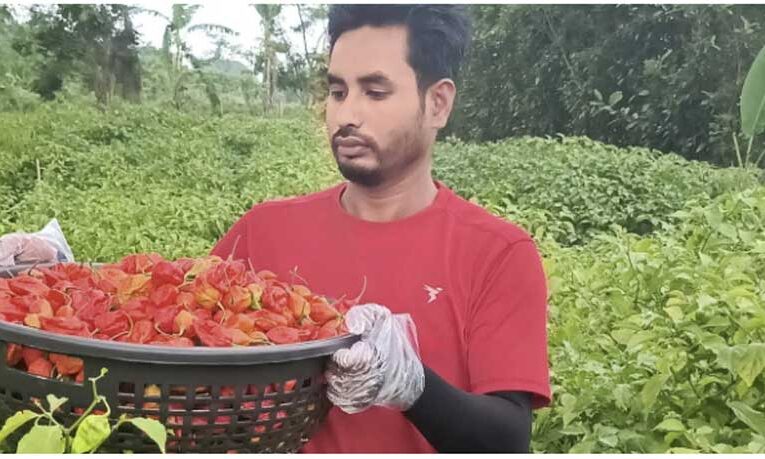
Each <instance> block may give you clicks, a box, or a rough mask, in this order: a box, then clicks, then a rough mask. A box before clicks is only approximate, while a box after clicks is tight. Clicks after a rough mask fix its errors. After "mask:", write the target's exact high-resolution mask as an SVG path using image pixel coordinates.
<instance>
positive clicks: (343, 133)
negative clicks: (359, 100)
mask: <svg viewBox="0 0 765 459" xmlns="http://www.w3.org/2000/svg"><path fill="white" fill-rule="evenodd" d="M343 137H354V138H357V139H359V140H361V141H362V142H363V143H364V145H365V146H367V147H369V148H372V149H373V150H376V148H377V143H376V142H375V141H374V139H371V138H369V137H368V136H366V135H364V134H362V133H360V132H359V131H358V130H356V128H353V127H351V126H343V127H341V128H340V129H338V130H337V132H335V134H334V135H333V136H332V147H333V148H335V149H337V140H338V139H340V138H343Z"/></svg>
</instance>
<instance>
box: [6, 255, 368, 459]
mask: <svg viewBox="0 0 765 459" xmlns="http://www.w3.org/2000/svg"><path fill="white" fill-rule="evenodd" d="M9 272H10V271H5V275H6V276H7V275H8V273H9ZM15 272H20V270H18V269H17V270H15ZM0 275H2V274H0ZM356 340H358V337H357V336H354V335H346V336H342V337H337V338H330V339H325V340H320V341H311V342H305V343H298V344H285V345H278V346H257V347H238V348H204V347H196V348H174V347H165V346H152V345H138V344H128V343H119V342H111V341H102V340H94V339H86V338H78V337H71V336H64V335H57V334H52V333H48V332H44V331H40V330H37V329H34V328H29V327H25V326H21V325H15V324H10V323H5V322H0V357H1V358H0V423H2V422H4V421H5V419H7V418H8V417H9V416H10V415H12V414H13V413H15V412H16V411H19V410H22V409H31V408H32V409H33V408H34V404H33V400H35V399H38V400H45V397H46V395H47V394H54V395H57V396H59V397H67V398H68V399H69V401H68V403H67V404H66V405H64V406H63V407H62V409H61V414H60V416H62V417H63V418H65V419H64V420H65V422H67V423H69V422H70V421H71V420H72V419H73V418H76V417H77V416H78V414H77V413H78V412H81V411H79V410H80V409H84V408H86V407H87V406H89V405H90V403H91V401H92V399H93V396H92V387H91V385H90V383H89V381H88V380H87V378H89V377H95V376H98V375H99V374H100V371H101V368H107V369H108V370H109V371H108V374H107V375H106V376H105V377H104V378H103V379H101V380H99V382H98V390H99V393H100V394H101V395H103V396H105V397H106V399H107V401H108V403H109V406H110V407H111V415H112V416H113V417H115V418H117V417H119V416H120V415H122V414H127V415H128V416H132V417H138V416H142V417H152V418H155V419H158V420H159V421H160V422H162V423H163V424H165V426H166V427H167V428H168V429H169V430H170V432H171V434H170V435H169V436H168V443H167V451H168V452H178V453H187V452H197V453H220V452H232V451H236V452H244V453H266V452H275V453H289V452H296V451H298V450H299V449H300V447H301V446H302V445H303V444H304V443H305V442H307V441H308V440H309V439H310V437H311V435H312V434H313V433H314V432H315V430H316V428H317V427H318V426H319V424H320V423H321V422H322V420H323V419H324V418H325V417H326V415H327V412H328V411H329V408H330V403H329V401H328V400H327V397H326V383H325V382H324V380H323V373H324V369H325V365H326V363H327V360H328V358H329V356H330V355H331V354H333V353H334V352H335V351H337V350H339V349H341V348H344V347H350V346H351V345H352V344H353V343H354V342H355V341H356ZM10 343H15V344H19V345H22V346H25V347H31V348H37V349H40V350H43V351H48V352H55V353H58V354H65V355H68V356H72V357H78V358H81V359H82V360H83V361H84V365H85V370H84V371H85V378H86V379H85V382H84V383H83V384H77V383H75V382H71V381H63V380H58V379H50V378H43V377H39V376H35V375H31V374H29V373H27V372H24V371H21V370H18V369H16V368H12V367H9V366H8V365H7V363H6V359H5V356H6V350H7V346H8V344H10ZM102 450H104V451H111V452H121V451H125V450H127V451H132V452H136V453H138V452H157V447H156V445H155V444H154V443H152V442H151V440H149V439H148V437H145V436H144V435H143V434H142V433H140V432H139V431H138V430H136V429H133V428H132V427H130V426H128V425H126V426H125V427H124V428H121V429H120V431H118V432H116V433H115V434H114V435H112V436H111V437H110V439H109V440H108V441H107V442H106V443H105V444H104V446H103V448H102Z"/></svg>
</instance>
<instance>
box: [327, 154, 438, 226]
mask: <svg viewBox="0 0 765 459" xmlns="http://www.w3.org/2000/svg"><path fill="white" fill-rule="evenodd" d="M429 166H430V165H429V164H428V167H426V168H420V169H421V170H417V171H415V173H412V174H410V175H408V176H405V177H402V178H401V179H399V180H396V181H391V182H390V183H385V184H382V185H380V186H377V187H374V188H369V187H364V186H360V185H357V184H355V183H349V184H348V187H347V188H346V189H345V192H344V193H343V195H342V197H341V199H340V202H341V204H342V206H343V208H344V209H345V210H346V211H347V212H348V213H350V214H351V215H353V216H355V217H357V218H360V219H362V220H366V221H370V222H390V221H394V220H399V219H402V218H406V217H408V216H410V215H414V214H416V213H417V212H419V211H421V210H423V209H425V208H426V207H428V206H429V205H430V204H431V203H432V202H433V200H434V199H435V198H436V194H437V193H438V189H437V188H436V185H435V184H434V183H433V177H432V176H431V174H430V167H429Z"/></svg>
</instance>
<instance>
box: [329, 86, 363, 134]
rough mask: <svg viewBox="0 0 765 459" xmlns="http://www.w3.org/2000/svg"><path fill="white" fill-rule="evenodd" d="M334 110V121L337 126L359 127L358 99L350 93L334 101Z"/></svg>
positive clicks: (360, 121)
mask: <svg viewBox="0 0 765 459" xmlns="http://www.w3.org/2000/svg"><path fill="white" fill-rule="evenodd" d="M334 112H335V116H334V118H335V123H336V126H337V127H338V128H344V127H348V126H353V127H355V128H359V127H361V124H362V117H361V110H360V107H359V103H358V101H357V100H356V98H355V97H353V95H352V94H348V95H347V96H346V97H345V99H343V100H339V101H335V103H334Z"/></svg>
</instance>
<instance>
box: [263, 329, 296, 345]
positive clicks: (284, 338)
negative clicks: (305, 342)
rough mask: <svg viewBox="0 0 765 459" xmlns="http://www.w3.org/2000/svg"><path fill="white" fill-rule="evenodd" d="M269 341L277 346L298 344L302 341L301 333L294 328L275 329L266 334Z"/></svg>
mask: <svg viewBox="0 0 765 459" xmlns="http://www.w3.org/2000/svg"><path fill="white" fill-rule="evenodd" d="M266 336H268V339H270V340H271V341H272V342H273V343H275V344H288V343H297V342H298V341H300V332H299V331H298V329H296V328H292V327H283V326H279V327H275V328H272V329H271V330H269V331H268V333H266Z"/></svg>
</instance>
